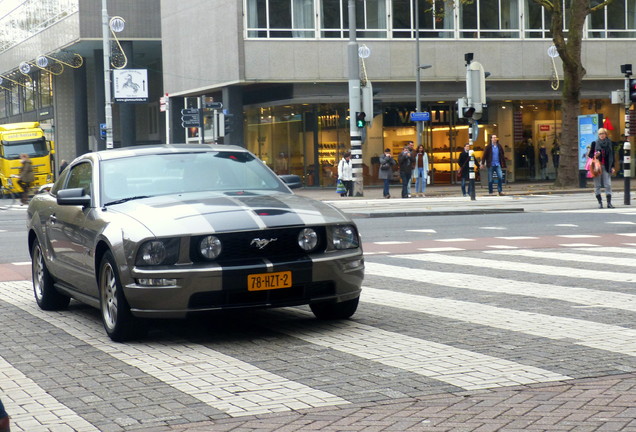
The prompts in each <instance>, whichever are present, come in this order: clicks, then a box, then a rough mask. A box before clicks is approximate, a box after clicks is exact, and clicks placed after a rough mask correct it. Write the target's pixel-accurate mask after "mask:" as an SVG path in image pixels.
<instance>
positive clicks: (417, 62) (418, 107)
mask: <svg viewBox="0 0 636 432" xmlns="http://www.w3.org/2000/svg"><path fill="white" fill-rule="evenodd" d="M430 67H432V66H431V65H421V64H420V0H415V111H416V112H421V111H422V94H421V92H420V75H421V74H420V71H421V70H422V69H428V68H430ZM415 130H416V134H417V137H416V143H417V146H416V147H415V148H419V146H420V144H422V122H421V121H416V122H415Z"/></svg>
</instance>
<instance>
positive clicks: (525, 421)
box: [148, 373, 636, 432]
mask: <svg viewBox="0 0 636 432" xmlns="http://www.w3.org/2000/svg"><path fill="white" fill-rule="evenodd" d="M635 419H636V374H634V373H630V374H622V375H611V376H607V377H601V378H587V379H579V380H572V381H567V382H562V383H557V384H536V385H529V386H515V387H506V388H502V389H496V390H484V391H477V392H473V391H471V392H461V393H452V394H450V393H449V394H442V395H426V396H422V397H420V398H415V399H411V398H408V399H407V398H402V399H394V400H386V401H384V402H379V403H373V404H369V406H363V405H361V404H351V405H343V406H338V407H325V408H319V409H312V410H306V411H296V412H293V413H283V414H269V415H263V416H253V417H249V418H232V419H226V420H217V421H214V422H202V423H196V424H190V425H187V426H183V425H182V426H173V427H172V428H163V429H156V428H155V429H153V431H154V432H164V431H172V432H204V431H205V432H208V431H215V432H216V431H241V432H247V431H259V432H269V431H272V432H273V431H276V432H285V431H299V430H303V431H312V430H315V431H325V432H332V431H333V432H335V431H338V432H341V431H378V432H380V431H435V432H442V431H467V432H468V431H470V432H487V431H636V420H635ZM148 432H149V431H148Z"/></svg>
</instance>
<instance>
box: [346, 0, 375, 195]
mask: <svg viewBox="0 0 636 432" xmlns="http://www.w3.org/2000/svg"><path fill="white" fill-rule="evenodd" d="M347 58H348V64H349V133H350V137H351V164H352V168H353V169H352V171H353V182H354V184H353V194H354V195H355V196H364V177H363V173H362V133H361V131H360V129H359V128H358V126H357V115H358V113H360V112H361V109H360V107H361V103H360V60H359V59H358V42H357V40H356V0H349V43H348V44H347ZM371 115H373V113H371Z"/></svg>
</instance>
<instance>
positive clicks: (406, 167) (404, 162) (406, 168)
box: [398, 145, 415, 198]
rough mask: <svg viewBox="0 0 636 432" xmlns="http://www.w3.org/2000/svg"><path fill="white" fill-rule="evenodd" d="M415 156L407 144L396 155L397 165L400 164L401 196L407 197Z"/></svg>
mask: <svg viewBox="0 0 636 432" xmlns="http://www.w3.org/2000/svg"><path fill="white" fill-rule="evenodd" d="M414 163H415V158H414V157H413V153H411V149H410V148H409V146H408V145H405V146H404V150H402V153H400V155H399V156H398V165H400V177H401V178H402V198H408V197H409V192H408V186H409V183H410V181H411V176H412V175H413V164H414Z"/></svg>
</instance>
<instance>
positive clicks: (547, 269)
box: [393, 251, 636, 282]
mask: <svg viewBox="0 0 636 432" xmlns="http://www.w3.org/2000/svg"><path fill="white" fill-rule="evenodd" d="M493 252H494V251H493ZM393 256H394V257H396V258H401V259H409V260H418V261H426V262H436V263H440V264H452V265H455V266H456V265H457V264H458V262H457V257H456V256H450V255H440V254H435V253H432V254H415V255H393ZM591 258H592V257H590V259H591ZM462 265H465V266H473V267H479V268H481V269H483V270H484V271H491V270H510V271H517V272H525V273H538V274H542V275H554V276H561V277H569V278H588V279H600V280H606V281H615V282H636V273H628V272H621V273H616V272H611V271H605V270H599V269H593V270H592V269H577V268H571V267H557V266H550V265H539V264H529V263H523V262H521V263H519V262H509V261H502V260H498V259H492V260H490V259H484V258H472V257H471V258H470V259H467V260H463V261H462Z"/></svg>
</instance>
